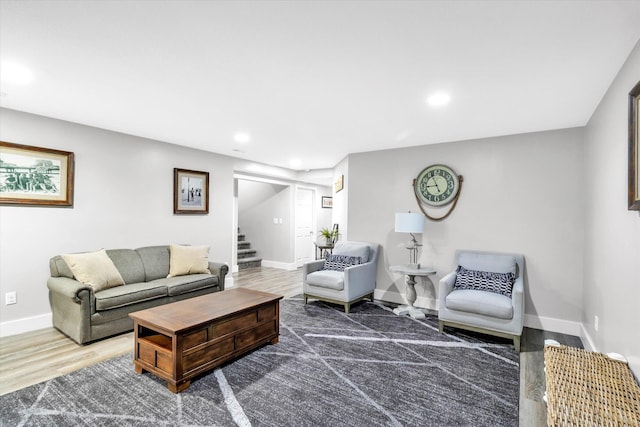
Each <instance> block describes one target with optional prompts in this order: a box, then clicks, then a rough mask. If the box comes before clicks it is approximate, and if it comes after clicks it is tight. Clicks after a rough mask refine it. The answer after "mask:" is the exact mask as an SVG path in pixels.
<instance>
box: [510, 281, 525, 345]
mask: <svg viewBox="0 0 640 427" xmlns="http://www.w3.org/2000/svg"><path fill="white" fill-rule="evenodd" d="M511 302H512V304H513V319H514V320H515V321H516V322H518V325H517V326H518V328H519V330H520V333H521V334H522V327H523V326H524V281H523V279H522V276H520V277H518V278H517V279H516V281H515V282H514V283H513V289H512V291H511Z"/></svg>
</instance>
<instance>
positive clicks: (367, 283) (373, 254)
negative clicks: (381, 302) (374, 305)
mask: <svg viewBox="0 0 640 427" xmlns="http://www.w3.org/2000/svg"><path fill="white" fill-rule="evenodd" d="M378 251H379V245H378V244H377V243H365V242H348V241H347V242H338V243H336V245H335V247H334V248H333V255H349V256H360V257H362V264H359V265H353V266H350V267H347V268H345V269H344V271H336V270H324V269H323V266H324V262H325V261H324V260H318V261H312V262H309V263H306V264H304V265H303V266H302V290H303V292H304V303H305V304H306V303H307V301H308V299H309V298H313V299H318V300H321V301H327V302H330V303H334V304H341V305H343V306H344V311H345V313H349V309H350V307H351V304H353V303H355V302H357V301H360V300H362V299H365V298H368V299H370V300H371V301H373V291H374V290H375V288H376V274H377V264H378Z"/></svg>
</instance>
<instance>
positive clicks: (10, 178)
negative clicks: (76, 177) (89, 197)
mask: <svg viewBox="0 0 640 427" xmlns="http://www.w3.org/2000/svg"><path fill="white" fill-rule="evenodd" d="M73 174H74V155H73V153H72V152H69V151H61V150H53V149H50V148H42V147H33V146H30V145H21V144H14V143H12V142H4V141H0V205H25V206H58V207H72V206H73Z"/></svg>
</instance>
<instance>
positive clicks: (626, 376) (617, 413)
mask: <svg viewBox="0 0 640 427" xmlns="http://www.w3.org/2000/svg"><path fill="white" fill-rule="evenodd" d="M544 362H545V376H546V382H547V392H546V400H547V425H548V426H640V387H639V386H638V384H637V383H636V381H635V379H634V377H633V374H632V373H631V370H630V369H629V366H628V365H627V363H626V362H625V361H621V360H616V359H614V358H611V357H609V356H606V355H604V354H601V353H594V352H590V351H586V350H583V349H579V348H574V347H567V346H564V345H556V344H555V343H551V344H546V345H545V347H544Z"/></svg>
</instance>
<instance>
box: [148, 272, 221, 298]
mask: <svg viewBox="0 0 640 427" xmlns="http://www.w3.org/2000/svg"><path fill="white" fill-rule="evenodd" d="M152 283H158V284H162V285H164V286H166V287H167V294H168V295H169V296H171V297H172V296H176V295H182V294H186V293H189V292H192V291H196V290H198V289H204V288H210V287H212V286H218V276H212V275H210V274H189V275H188V276H178V277H166V278H164V279H158V280H154V281H153V282H152Z"/></svg>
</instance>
